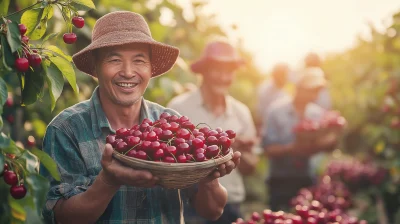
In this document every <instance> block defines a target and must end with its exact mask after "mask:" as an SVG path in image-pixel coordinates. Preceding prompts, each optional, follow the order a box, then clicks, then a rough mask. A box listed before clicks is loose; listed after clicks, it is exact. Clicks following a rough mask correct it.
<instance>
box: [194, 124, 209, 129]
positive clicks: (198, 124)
mask: <svg viewBox="0 0 400 224" xmlns="http://www.w3.org/2000/svg"><path fill="white" fill-rule="evenodd" d="M201 124H204V125H206V126H207V127H208V128H210V129H212V128H211V126H210V125H208V124H206V123H198V124H197V125H196V128H197V127H198V126H199V125H201Z"/></svg>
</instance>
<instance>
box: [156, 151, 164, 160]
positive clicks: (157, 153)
mask: <svg viewBox="0 0 400 224" xmlns="http://www.w3.org/2000/svg"><path fill="white" fill-rule="evenodd" d="M163 157H164V150H162V149H157V150H156V151H155V152H154V154H153V159H154V160H160V159H161V158H163Z"/></svg>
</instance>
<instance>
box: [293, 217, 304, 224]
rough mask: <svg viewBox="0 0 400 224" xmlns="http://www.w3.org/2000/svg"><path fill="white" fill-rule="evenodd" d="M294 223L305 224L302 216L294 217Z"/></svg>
mask: <svg viewBox="0 0 400 224" xmlns="http://www.w3.org/2000/svg"><path fill="white" fill-rule="evenodd" d="M292 223H293V224H303V220H302V219H301V217H300V216H298V215H295V216H292Z"/></svg>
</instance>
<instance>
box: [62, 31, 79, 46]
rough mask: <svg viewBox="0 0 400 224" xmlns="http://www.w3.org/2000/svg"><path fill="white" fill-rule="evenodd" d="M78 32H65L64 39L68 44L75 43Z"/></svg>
mask: <svg viewBox="0 0 400 224" xmlns="http://www.w3.org/2000/svg"><path fill="white" fill-rule="evenodd" d="M76 39H77V37H76V34H75V33H64V35H63V40H64V42H65V43H66V44H73V43H75V42H76Z"/></svg>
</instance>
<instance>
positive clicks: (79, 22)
mask: <svg viewBox="0 0 400 224" xmlns="http://www.w3.org/2000/svg"><path fill="white" fill-rule="evenodd" d="M72 24H74V26H75V27H76V28H82V27H83V26H84V25H85V20H84V19H83V18H82V17H80V16H75V17H73V18H72Z"/></svg>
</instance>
